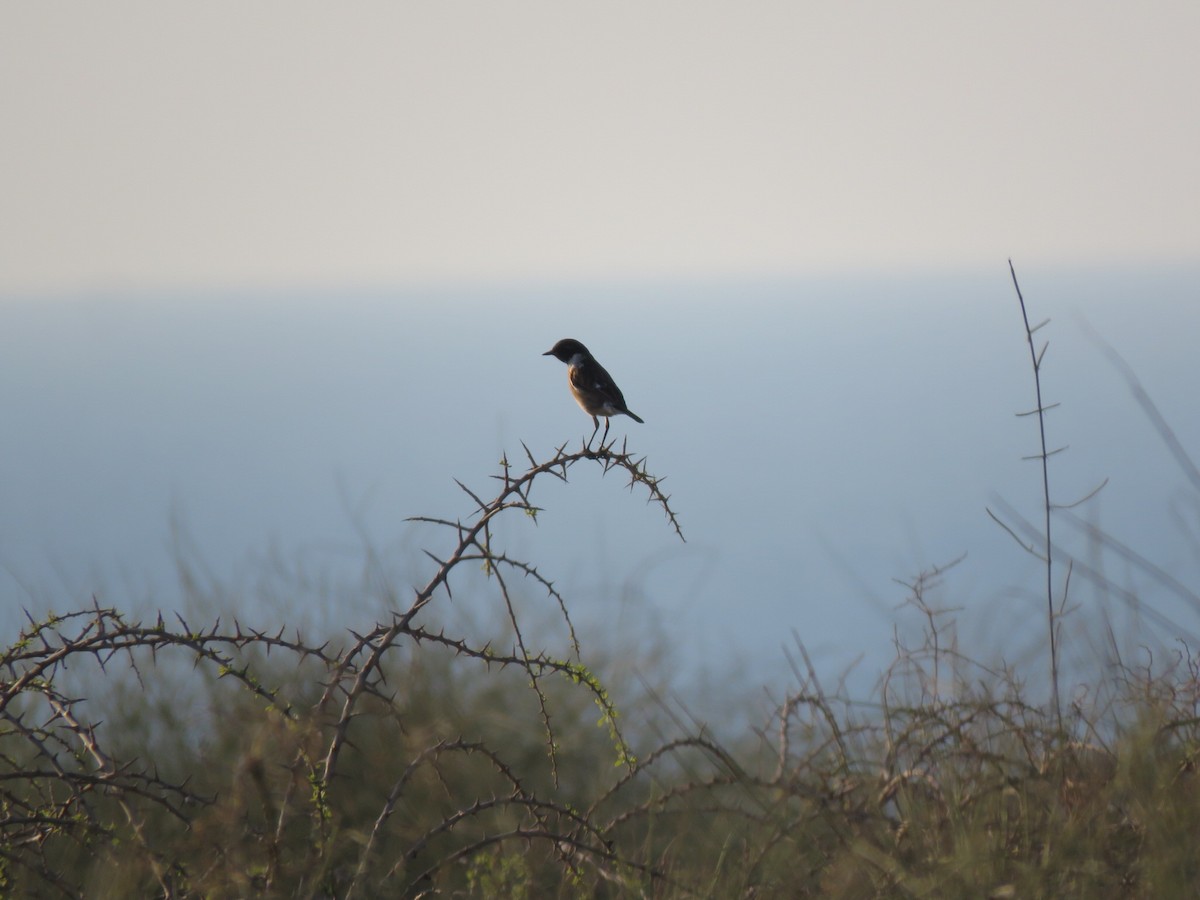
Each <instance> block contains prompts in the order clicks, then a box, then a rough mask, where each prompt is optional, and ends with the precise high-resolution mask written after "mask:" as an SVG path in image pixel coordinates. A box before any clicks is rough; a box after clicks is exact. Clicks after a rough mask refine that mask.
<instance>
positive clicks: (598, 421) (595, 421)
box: [587, 416, 604, 450]
mask: <svg viewBox="0 0 1200 900" xmlns="http://www.w3.org/2000/svg"><path fill="white" fill-rule="evenodd" d="M592 423H593V424H594V425H595V426H596V427H595V428H593V429H592V434H591V436H590V437H589V438H588V439H587V449H589V450H591V449H592V438H594V437H595V436H596V432H597V431H599V430H600V420H599V419H597V418H596V417H595V416H592ZM600 443H601V444H603V443H604V439H603V438H601V439H600Z"/></svg>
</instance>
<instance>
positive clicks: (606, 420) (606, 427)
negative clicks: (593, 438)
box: [596, 416, 612, 450]
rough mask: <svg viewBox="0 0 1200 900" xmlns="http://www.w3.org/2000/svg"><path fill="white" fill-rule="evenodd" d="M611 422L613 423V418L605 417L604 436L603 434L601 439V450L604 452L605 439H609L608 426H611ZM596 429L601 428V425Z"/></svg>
mask: <svg viewBox="0 0 1200 900" xmlns="http://www.w3.org/2000/svg"><path fill="white" fill-rule="evenodd" d="M611 422H612V419H611V418H609V417H608V416H605V417H604V434H603V435H601V437H600V449H601V450H603V449H604V439H605V438H606V437H608V426H609V424H610V423H611ZM596 427H597V428H599V427H600V426H599V425H597V426H596Z"/></svg>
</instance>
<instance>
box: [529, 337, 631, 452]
mask: <svg viewBox="0 0 1200 900" xmlns="http://www.w3.org/2000/svg"><path fill="white" fill-rule="evenodd" d="M542 356H553V357H554V358H555V359H558V360H560V361H562V362H565V363H566V364H567V383H568V384H569V385H570V387H571V395H572V396H573V397H574V398H575V402H576V403H578V404H579V405H580V407H582V408H583V411H584V412H585V413H587V414H588V415H589V416H591V417H592V423H593V424H594V425H595V426H596V427H595V429H594V430H593V431H592V437H595V436H596V432H597V431H599V430H600V419H599V418H598V417H599V416H604V434H603V436H601V438H600V445H601V446H604V438H606V437H608V425H609V418H610V417H611V416H617V415H626V416H629V418H631V419H633V421H635V422H640V423H641V424H643V425H644V424H646V423H645V420H644V419H643V418H642V417H641V416H639V415H638V414H637V413H635V412H633V411H631V410H630V409H629V407H628V406H626V405H625V396H624V394H622V393H621V389H620V388H619V387H617V383H616V382H615V381H613V380H612V376H611V375H609V374H608V372H607V371H606V370H605V368H604V366H602V365H600V363H598V362H596V358H595V357H594V356H592V354H591V353H589V352H588V348H587V347H585V346H583V344H581V343H579V341H577V340H575V339H574V338H563V339H562V340H561V341H559V342H558V343H557V344H555V345H554V346H553V347H551V348H550V349H549V350H547V351H546V352H545V353H543V354H542ZM588 443H589V444H590V443H591V438H588Z"/></svg>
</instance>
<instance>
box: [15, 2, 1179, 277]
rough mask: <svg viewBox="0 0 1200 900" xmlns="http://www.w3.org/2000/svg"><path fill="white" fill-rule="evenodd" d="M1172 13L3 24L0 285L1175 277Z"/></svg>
mask: <svg viewBox="0 0 1200 900" xmlns="http://www.w3.org/2000/svg"><path fill="white" fill-rule="evenodd" d="M1198 34H1200V4H1198V3H1196V2H1195V0H1182V2H1147V3H1138V4H1136V5H1135V4H1128V3H1108V2H1095V0H1086V2H1057V3H1045V2H1042V0H1037V2H1025V0H1022V2H1005V3H962V2H932V3H931V2H915V3H905V4H897V3H881V2H875V3H861V2H848V3H832V4H830V3H807V2H760V3H754V4H744V3H695V2H673V3H646V2H612V3H604V4H575V3H561V2H508V3H502V4H484V3H460V2H451V3H421V4H417V3H361V4H358V3H356V4H336V5H331V4H327V3H315V2H296V0H287V2H256V3H253V4H246V3H240V2H227V0H215V2H214V0H210V2H205V3H199V4H163V3H156V2H153V3H152V2H106V3H103V4H92V3H81V2H73V3H71V2H67V3H54V4H36V3H8V4H4V6H3V8H2V11H0V117H2V121H3V122H4V139H3V141H0V173H3V174H2V175H0V178H3V181H4V185H3V204H0V254H2V257H0V293H10V294H11V293H13V292H23V291H36V292H39V293H42V292H49V293H61V292H69V291H72V290H75V289H94V288H96V287H102V288H117V289H121V288H125V287H149V288H152V289H157V288H162V287H178V286H196V287H230V286H234V287H239V288H241V287H261V286H270V287H284V288H287V287H295V286H306V287H312V286H324V287H330V286H346V285H358V286H362V285H376V286H378V285H388V284H396V283H409V282H413V281H418V282H428V281H430V280H434V281H436V280H442V279H449V280H453V281H459V282H461V281H464V280H466V281H483V282H486V281H489V280H492V279H505V280H512V279H518V280H519V279H534V280H537V279H555V278H570V279H579V278H585V279H586V278H588V277H591V276H597V275H600V276H606V277H611V276H614V275H616V276H626V275H629V276H635V277H637V276H647V275H649V276H683V277H705V276H709V275H721V274H723V275H761V274H771V273H776V274H778V273H806V272H808V273H811V272H814V271H828V270H831V269H834V270H836V269H850V270H859V271H861V270H864V269H894V268H896V267H909V268H925V269H928V268H941V267H959V266H965V265H973V264H979V263H987V264H989V265H990V264H992V263H993V262H994V261H996V260H998V259H1003V258H1005V257H1006V256H1014V257H1016V258H1017V259H1018V260H1020V261H1022V262H1023V263H1024V264H1026V265H1031V264H1037V263H1042V262H1047V263H1064V262H1065V263H1083V264H1089V263H1110V262H1113V261H1124V262H1155V261H1166V260H1181V259H1182V260H1187V259H1195V258H1196V256H1197V251H1198V248H1200V216H1198V215H1197V214H1196V210H1197V209H1198V208H1200V166H1198V165H1197V164H1196V160H1197V159H1200V55H1198V54H1197V53H1196V36H1197V35H1198Z"/></svg>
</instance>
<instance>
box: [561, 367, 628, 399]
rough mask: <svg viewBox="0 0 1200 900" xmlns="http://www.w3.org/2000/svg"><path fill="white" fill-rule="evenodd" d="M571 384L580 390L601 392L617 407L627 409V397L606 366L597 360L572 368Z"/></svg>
mask: <svg viewBox="0 0 1200 900" xmlns="http://www.w3.org/2000/svg"><path fill="white" fill-rule="evenodd" d="M571 384H573V385H574V386H575V387H576V388H577V389H578V390H581V391H586V392H589V393H595V394H600V395H601V396H602V397H604V398H605V399H606V400H608V402H609V403H611V404H612V405H613V407H614V408H616V409H622V410H623V409H625V397H624V396H623V395H622V394H621V389H620V388H619V387H617V384H616V382H615V381H613V380H612V376H611V375H609V374H608V372H606V371H605V369H604V366H602V365H600V363H598V362H596V361H595V360H590V361H588V362H585V363H584V364H583V365H581V366H575V367H574V368H572V369H571Z"/></svg>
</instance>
